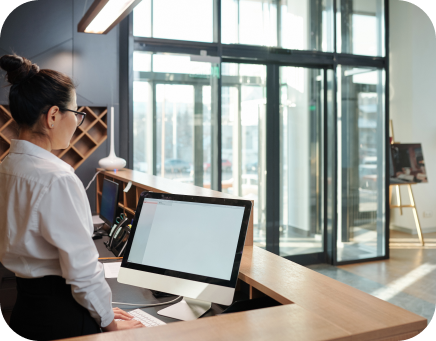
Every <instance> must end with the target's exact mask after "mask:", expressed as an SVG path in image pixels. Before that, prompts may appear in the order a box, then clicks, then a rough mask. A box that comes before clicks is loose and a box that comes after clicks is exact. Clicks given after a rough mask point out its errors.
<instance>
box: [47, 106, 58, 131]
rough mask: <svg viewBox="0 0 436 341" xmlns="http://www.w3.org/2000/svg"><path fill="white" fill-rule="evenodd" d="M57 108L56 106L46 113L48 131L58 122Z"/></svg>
mask: <svg viewBox="0 0 436 341" xmlns="http://www.w3.org/2000/svg"><path fill="white" fill-rule="evenodd" d="M59 113H60V111H59V107H58V106H56V105H55V106H52V107H51V108H50V109H49V110H48V113H47V126H48V128H49V129H52V128H54V127H55V126H56V123H58V122H59V118H58V117H59V115H58V114H59Z"/></svg>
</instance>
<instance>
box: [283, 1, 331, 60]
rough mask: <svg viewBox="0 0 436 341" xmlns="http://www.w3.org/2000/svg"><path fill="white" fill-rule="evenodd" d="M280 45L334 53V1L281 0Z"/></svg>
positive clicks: (287, 47)
mask: <svg viewBox="0 0 436 341" xmlns="http://www.w3.org/2000/svg"><path fill="white" fill-rule="evenodd" d="M280 22H281V28H280V46H281V47H283V48H286V49H295V50H316V51H324V52H333V0H321V1H309V0H281V7H280Z"/></svg>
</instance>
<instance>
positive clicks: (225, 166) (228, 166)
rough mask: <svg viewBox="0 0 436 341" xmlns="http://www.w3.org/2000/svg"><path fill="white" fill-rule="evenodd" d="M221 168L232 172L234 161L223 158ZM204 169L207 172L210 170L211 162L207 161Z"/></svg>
mask: <svg viewBox="0 0 436 341" xmlns="http://www.w3.org/2000/svg"><path fill="white" fill-rule="evenodd" d="M221 169H222V171H223V172H230V171H231V170H232V163H231V162H230V161H229V160H227V159H223V160H222V162H221ZM203 170H204V171H205V172H208V171H210V162H205V163H204V164H203Z"/></svg>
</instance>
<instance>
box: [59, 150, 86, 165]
mask: <svg viewBox="0 0 436 341" xmlns="http://www.w3.org/2000/svg"><path fill="white" fill-rule="evenodd" d="M61 159H62V160H64V161H65V162H66V163H68V164H69V165H70V166H71V167H73V168H74V166H75V165H76V164H78V163H79V162H81V161H82V159H83V158H82V156H80V155H79V154H78V153H77V152H76V151H75V150H74V149H73V148H70V149H68V151H67V152H66V153H65V154H64V155H63V156H62V157H61Z"/></svg>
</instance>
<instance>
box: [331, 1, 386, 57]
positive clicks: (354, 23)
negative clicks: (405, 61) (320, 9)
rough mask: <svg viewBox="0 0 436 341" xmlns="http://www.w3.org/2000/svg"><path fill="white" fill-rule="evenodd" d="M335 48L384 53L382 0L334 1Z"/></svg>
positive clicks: (348, 50) (356, 52) (373, 54)
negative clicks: (335, 16) (335, 23)
mask: <svg viewBox="0 0 436 341" xmlns="http://www.w3.org/2000/svg"><path fill="white" fill-rule="evenodd" d="M336 22H337V51H338V52H339V53H350V54H356V55H366V56H380V57H384V55H385V46H384V25H385V23H384V1H383V0H337V21H336Z"/></svg>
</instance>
